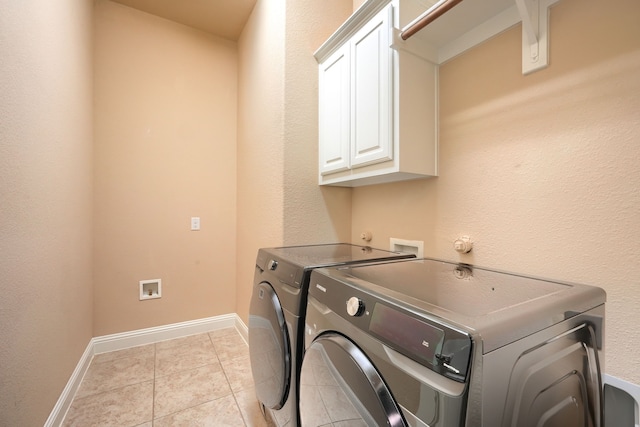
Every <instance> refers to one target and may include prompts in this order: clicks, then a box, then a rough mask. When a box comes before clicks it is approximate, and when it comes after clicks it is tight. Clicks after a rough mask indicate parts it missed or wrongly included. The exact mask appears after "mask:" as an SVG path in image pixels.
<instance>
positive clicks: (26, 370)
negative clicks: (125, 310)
mask: <svg viewBox="0 0 640 427" xmlns="http://www.w3.org/2000/svg"><path fill="white" fill-rule="evenodd" d="M91 12H92V3H91V2H90V1H85V0H62V1H57V2H43V1H33V0H25V1H12V0H1V1H0V57H1V58H2V59H1V60H0V99H2V102H0V117H2V119H0V272H1V273H0V325H1V327H0V342H1V343H2V345H0V425H3V426H37V425H42V424H44V422H45V421H46V419H47V417H48V416H49V413H50V411H51V410H52V408H53V406H54V405H55V403H56V401H57V399H58V397H59V396H60V393H61V392H62V390H63V388H64V387H65V385H66V383H67V380H68V379H69V376H70V375H71V373H72V372H73V370H74V368H75V366H76V364H77V363H78V360H79V359H80V357H81V355H82V353H83V351H84V350H85V348H86V346H87V344H88V342H89V340H90V339H91V336H92V287H91V173H92V161H91V150H92V125H91V120H92V117H91V116H92V98H91V76H92V56H91V55H92V53H91V40H92V29H91V19H92V18H91Z"/></svg>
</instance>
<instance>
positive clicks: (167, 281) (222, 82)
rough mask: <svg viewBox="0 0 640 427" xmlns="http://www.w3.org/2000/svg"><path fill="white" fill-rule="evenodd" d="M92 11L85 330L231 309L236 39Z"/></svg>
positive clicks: (114, 11)
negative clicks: (148, 286)
mask: <svg viewBox="0 0 640 427" xmlns="http://www.w3.org/2000/svg"><path fill="white" fill-rule="evenodd" d="M95 16H96V17H95V28H96V41H95V115H94V117H95V156H94V159H95V197H94V200H95V204H94V208H95V210H94V212H95V217H94V224H95V228H94V230H95V246H94V248H95V249H94V268H95V270H94V273H95V274H94V288H95V290H94V303H95V322H94V335H95V336H100V335H105V334H110V333H116V332H123V331H128V330H135V329H140V328H146V327H152V326H158V325H165V324H170V323H175V322H181V321H187V320H192V319H199V318H205V317H210V316H216V315H220V314H227V313H232V312H234V311H235V298H236V296H235V281H236V278H235V262H236V249H235V248H236V232H235V230H236V178H235V177H236V174H235V173H236V145H235V144H236V105H237V93H238V90H237V46H236V44H235V43H232V42H229V41H226V40H223V39H219V38H217V37H214V36H211V35H209V34H206V33H203V32H200V31H197V30H194V29H192V28H189V27H186V26H183V25H180V24H176V23H174V22H171V21H168V20H165V19H162V18H158V17H155V16H152V15H149V14H146V13H143V12H140V11H137V10H135V9H131V8H129V7H126V6H122V5H120V4H116V3H112V2H109V1H106V0H98V1H97V2H96V14H95ZM192 216H198V217H200V219H201V227H202V228H201V231H190V218H191V217H192ZM156 278H160V279H162V298H160V299H156V300H147V301H139V294H138V289H139V287H138V282H139V281H140V280H145V279H156Z"/></svg>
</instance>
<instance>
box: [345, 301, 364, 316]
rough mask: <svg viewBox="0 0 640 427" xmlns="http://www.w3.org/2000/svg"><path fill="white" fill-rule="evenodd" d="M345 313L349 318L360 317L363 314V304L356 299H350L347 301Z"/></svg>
mask: <svg viewBox="0 0 640 427" xmlns="http://www.w3.org/2000/svg"><path fill="white" fill-rule="evenodd" d="M347 313H348V314H349V316H354V317H355V316H361V315H362V313H364V302H363V301H362V300H361V299H360V298H358V297H351V298H349V300H348V301H347Z"/></svg>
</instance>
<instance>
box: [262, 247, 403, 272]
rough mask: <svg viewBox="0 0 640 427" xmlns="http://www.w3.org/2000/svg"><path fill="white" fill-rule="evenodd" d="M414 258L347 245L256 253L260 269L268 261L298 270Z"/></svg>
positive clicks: (275, 249)
mask: <svg viewBox="0 0 640 427" xmlns="http://www.w3.org/2000/svg"><path fill="white" fill-rule="evenodd" d="M406 258H415V255H413V254H408V253H400V252H390V251H385V250H382V249H375V248H371V247H369V246H358V245H351V244H348V243H331V244H322V245H307V246H288V247H281V248H263V249H260V250H259V251H258V258H257V261H256V262H257V264H258V266H259V267H260V268H263V269H264V268H266V267H265V265H266V264H267V263H268V262H269V260H270V259H280V260H286V261H288V262H290V263H293V264H295V265H297V266H298V267H300V268H305V269H311V268H318V267H331V266H340V265H347V264H351V263H364V262H372V261H382V260H388V259H406Z"/></svg>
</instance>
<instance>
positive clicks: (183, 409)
mask: <svg viewBox="0 0 640 427" xmlns="http://www.w3.org/2000/svg"><path fill="white" fill-rule="evenodd" d="M229 390H230V394H225V395H223V396H218V397H216V398H215V399H209V400H205V401H204V402H199V403H196V404H194V405H191V406H186V407H184V408H180V409H178V410H177V411H174V412H170V413H168V414H164V415H161V416H159V417H156V416H155V408H154V411H153V418H152V420H151V422H152V423H153V422H154V421H156V420H159V419H160V418H164V417H168V416H171V415H174V414H177V413H179V412H183V411H187V410H189V409H193V408H195V407H198V406H200V405H204V404H205V403H209V402H215V401H216V400H220V399H223V398H225V397H229V395H231V396H232V397H233V399H234V402H235V404H236V406H237V407H238V411H240V406H239V405H238V402H237V401H236V399H235V396H233V391H231V387H229ZM154 400H155V399H154ZM240 413H241V414H242V412H241V411H240ZM243 422H244V419H243Z"/></svg>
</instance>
